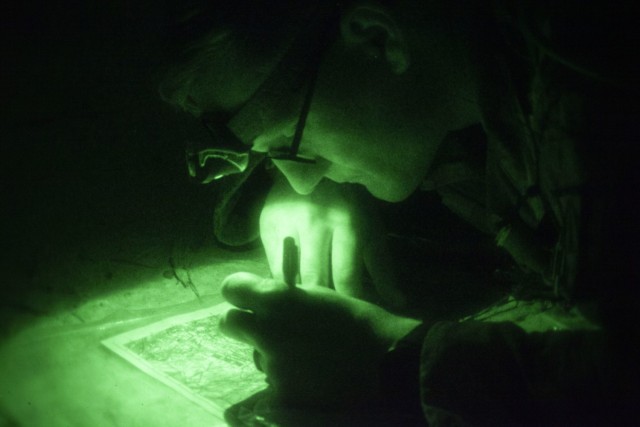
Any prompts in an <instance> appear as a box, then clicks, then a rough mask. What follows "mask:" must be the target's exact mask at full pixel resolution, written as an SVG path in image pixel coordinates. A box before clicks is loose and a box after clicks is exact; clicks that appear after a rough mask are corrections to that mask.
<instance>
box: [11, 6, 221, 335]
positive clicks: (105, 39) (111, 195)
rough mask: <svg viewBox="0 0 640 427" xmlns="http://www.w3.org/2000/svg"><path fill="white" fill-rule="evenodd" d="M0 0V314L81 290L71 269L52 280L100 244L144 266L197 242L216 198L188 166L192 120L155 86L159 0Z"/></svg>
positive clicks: (99, 250) (100, 250)
mask: <svg viewBox="0 0 640 427" xmlns="http://www.w3.org/2000/svg"><path fill="white" fill-rule="evenodd" d="M3 4H4V5H3V6H2V10H1V11H0V16H1V29H2V65H1V66H0V70H2V77H1V84H2V86H1V88H0V94H1V97H2V98H1V99H2V112H1V114H0V116H1V117H0V120H1V129H0V130H1V132H2V134H1V138H2V139H1V147H2V148H1V150H2V152H1V153H0V158H1V159H2V160H1V165H2V199H3V200H2V202H1V203H0V205H1V206H2V207H1V208H0V209H1V210H2V223H3V226H2V247H3V248H4V250H3V255H2V260H3V265H4V267H3V272H4V273H5V274H3V276H4V278H5V280H3V283H2V285H1V292H2V293H1V294H0V301H2V302H1V306H0V310H2V313H3V317H5V318H7V319H5V320H4V321H3V326H4V327H6V326H8V325H9V324H10V323H11V322H12V319H13V317H14V316H13V314H15V313H19V312H25V311H26V312H33V313H36V314H41V313H47V312H49V311H50V310H52V309H53V307H56V306H61V305H62V306H67V305H73V304H74V301H76V300H78V299H80V298H82V297H83V295H82V293H83V292H84V291H82V290H78V289H75V288H74V286H75V285H73V281H69V280H67V281H62V280H59V281H57V280H56V279H54V278H55V277H61V276H65V277H66V278H67V279H69V278H73V276H74V272H73V271H63V270H69V269H72V266H73V265H81V264H82V263H83V262H85V264H86V262H88V261H91V260H92V259H96V258H105V257H106V258H108V259H114V258H118V259H127V260H128V262H134V263H139V264H141V265H147V264H149V265H153V264H154V263H158V262H166V260H167V258H168V256H169V255H170V254H171V251H172V250H175V247H176V245H182V246H183V247H184V246H189V245H198V244H200V243H201V242H202V241H204V240H206V239H207V238H209V237H210V236H209V235H208V233H209V230H210V228H211V227H210V223H211V208H212V206H211V204H212V201H211V200H212V199H211V194H210V190H209V189H207V188H205V187H201V186H197V185H195V184H193V183H191V182H189V181H188V178H187V174H186V168H185V165H184V155H183V150H184V139H185V137H187V136H186V135H187V134H188V133H189V131H190V126H191V125H192V124H191V123H185V122H184V120H185V117H184V116H183V115H182V114H179V113H178V112H176V111H175V110H173V109H172V108H171V107H169V106H167V105H165V104H164V103H163V102H161V100H160V98H159V96H158V95H157V91H156V81H155V80H154V76H153V73H154V71H155V70H156V68H157V66H158V65H159V63H160V62H161V60H162V56H163V50H162V48H161V43H160V37H159V36H160V34H161V32H162V29H163V25H164V23H165V21H166V19H167V16H166V13H165V9H164V6H163V4H162V2H151V1H135V2H133V1H126V0H115V1H108V2H102V1H63V2H31V3H29V2H15V3H14V4H11V3H7V2H4V3H3ZM172 248H173V249H172ZM70 259H71V260H72V261H73V262H70ZM161 260H164V261H161ZM102 270H104V271H101V272H100V274H103V275H104V276H105V277H107V278H109V275H110V274H112V273H111V272H110V271H109V268H107V267H105V268H103V269H102ZM62 273H64V274H62ZM57 282H59V283H57ZM114 286H115V285H114ZM43 293H44V296H43ZM35 294H38V295H40V297H39V298H36V297H35V296H34V295H35Z"/></svg>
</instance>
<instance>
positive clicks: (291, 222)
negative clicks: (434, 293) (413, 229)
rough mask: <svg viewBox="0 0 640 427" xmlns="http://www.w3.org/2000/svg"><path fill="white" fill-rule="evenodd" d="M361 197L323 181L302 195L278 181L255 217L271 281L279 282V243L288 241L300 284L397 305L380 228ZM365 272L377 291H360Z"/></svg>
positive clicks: (399, 303)
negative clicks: (295, 250)
mask: <svg viewBox="0 0 640 427" xmlns="http://www.w3.org/2000/svg"><path fill="white" fill-rule="evenodd" d="M365 197H366V196H364V192H362V193H361V192H358V189H357V188H356V187H355V186H350V185H341V184H336V183H333V182H331V181H327V180H324V181H322V182H321V183H320V184H318V185H317V187H316V188H315V190H314V192H313V193H312V194H310V195H307V196H303V195H299V194H297V193H295V192H294V191H293V190H292V189H291V187H290V186H289V184H288V183H287V182H286V180H284V179H281V180H279V181H278V180H277V181H276V183H275V185H274V187H273V188H272V190H271V192H270V194H269V196H268V197H267V201H266V203H265V206H264V208H263V210H262V214H261V217H260V235H261V238H262V243H263V245H264V248H265V251H266V254H267V259H268V261H269V266H270V268H271V272H272V274H273V277H274V278H276V279H282V241H283V240H284V238H285V237H287V236H292V237H294V239H295V240H296V242H297V245H298V247H299V248H300V255H301V257H300V278H301V282H302V283H303V284H305V285H312V284H313V285H319V286H329V287H330V286H333V287H334V288H335V289H336V290H337V291H338V292H340V293H344V294H346V295H350V296H355V297H358V298H361V299H367V300H377V299H378V298H379V297H380V296H382V298H383V299H385V301H386V302H387V303H388V304H389V305H390V306H394V307H399V306H402V304H403V298H402V296H401V295H399V294H398V293H397V292H394V291H393V289H394V287H395V283H394V278H393V274H392V271H393V269H392V268H391V266H390V265H389V264H390V263H389V259H390V257H389V256H388V255H387V254H386V252H385V251H386V244H385V236H384V232H383V227H382V226H381V224H380V223H379V221H378V220H377V215H376V212H375V209H374V208H373V206H372V205H371V204H370V203H369V204H367V200H366V199H365ZM364 268H366V269H367V270H368V271H369V274H370V276H371V278H372V280H373V284H374V285H375V288H376V290H373V289H369V288H367V287H365V286H364V284H363V281H362V273H363V269H364ZM376 291H377V292H376Z"/></svg>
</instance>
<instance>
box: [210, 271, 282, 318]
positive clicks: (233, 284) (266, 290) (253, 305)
mask: <svg viewBox="0 0 640 427" xmlns="http://www.w3.org/2000/svg"><path fill="white" fill-rule="evenodd" d="M287 289H288V288H287V286H286V285H285V284H284V283H283V282H280V281H277V280H274V279H265V278H263V277H260V276H257V275H255V274H251V273H235V274H232V275H230V276H227V277H226V278H225V279H224V280H223V281H222V290H221V292H222V296H223V298H224V299H225V300H227V301H228V302H229V303H231V304H233V305H235V306H236V307H238V308H241V309H244V310H252V311H255V310H259V309H261V308H263V307H264V306H265V304H268V303H269V301H270V300H272V299H273V296H275V295H277V294H280V293H281V292H284V291H286V290H287Z"/></svg>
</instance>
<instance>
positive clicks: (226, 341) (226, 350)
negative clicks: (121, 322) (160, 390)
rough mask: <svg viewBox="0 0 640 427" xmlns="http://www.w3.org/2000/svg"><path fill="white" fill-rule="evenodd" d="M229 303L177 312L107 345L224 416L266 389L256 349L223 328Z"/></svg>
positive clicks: (134, 363) (203, 405)
mask: <svg viewBox="0 0 640 427" xmlns="http://www.w3.org/2000/svg"><path fill="white" fill-rule="evenodd" d="M230 307H231V306H230V305H229V304H227V303H223V304H219V305H216V306H213V307H209V308H205V309H202V310H197V311H194V312H191V313H187V314H182V315H178V316H173V317H170V318H168V319H165V320H162V321H160V322H156V323H153V324H151V325H148V326H145V327H142V328H138V329H134V330H132V331H129V332H125V333H123V334H120V335H117V336H115V337H112V338H108V339H106V340H104V341H103V342H102V343H103V344H104V345H105V346H106V347H107V348H109V349H111V350H112V351H114V352H115V353H117V354H118V355H120V356H122V357H123V358H125V359H126V360H127V361H129V362H130V363H132V364H133V365H135V366H137V367H138V368H140V369H141V370H142V371H144V372H146V373H147V374H149V375H151V376H153V377H154V378H157V379H158V380H160V381H161V382H163V383H165V384H167V385H168V386H170V387H172V388H173V389H175V390H176V391H178V392H179V393H181V394H182V395H184V396H185V397H187V398H188V399H191V400H192V401H194V402H195V403H197V404H199V405H200V406H202V407H203V408H205V409H207V410H208V411H210V412H211V413H213V414H215V415H216V416H218V417H220V418H221V419H222V414H223V412H224V410H225V409H226V408H228V407H229V406H231V405H233V404H234V403H237V402H239V401H241V400H243V399H246V398H247V397H249V396H251V395H252V394H254V393H256V392H258V391H260V390H262V389H264V388H265V387H266V383H265V378H264V374H263V373H261V372H259V371H258V370H257V369H256V367H255V365H254V363H253V358H252V348H251V347H250V346H248V345H246V344H243V343H240V342H238V341H234V340H231V339H230V338H227V337H226V336H224V335H222V334H221V333H220V331H219V329H218V323H219V320H220V317H221V316H222V315H223V314H224V313H225V312H226V311H227V309H228V308H230Z"/></svg>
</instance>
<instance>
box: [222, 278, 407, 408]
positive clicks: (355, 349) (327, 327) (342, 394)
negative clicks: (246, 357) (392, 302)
mask: <svg viewBox="0 0 640 427" xmlns="http://www.w3.org/2000/svg"><path fill="white" fill-rule="evenodd" d="M222 294H223V296H224V297H225V299H227V300H228V301H229V302H230V303H231V304H233V305H235V306H237V307H238V308H240V309H231V310H230V311H229V312H228V313H227V314H226V316H225V317H224V319H223V320H222V321H221V323H220V329H221V331H222V332H223V333H224V334H226V335H228V336H230V337H231V338H234V339H237V340H240V341H243V342H245V343H248V344H250V345H252V346H253V347H255V349H256V351H257V354H258V360H257V364H259V366H260V368H261V369H262V370H263V371H264V372H265V373H266V375H267V381H268V383H269V385H270V389H271V391H272V392H273V397H274V400H275V401H276V402H280V403H287V404H296V405H315V406H317V405H329V406H333V407H340V406H344V405H357V404H360V403H364V402H365V401H372V400H375V399H376V398H377V397H378V394H379V392H380V390H379V384H378V381H379V379H378V365H379V362H380V360H381V358H382V356H383V355H384V354H385V353H386V351H387V350H388V348H389V347H390V346H391V345H392V344H393V343H394V342H395V341H396V340H398V339H399V338H401V337H402V336H404V335H405V334H406V333H408V332H409V331H410V330H411V329H412V328H413V327H415V326H417V324H418V322H417V321H416V320H413V319H407V318H402V317H399V316H395V315H393V314H391V313H389V312H387V311H385V310H383V309H382V308H380V307H378V306H375V305H373V304H370V303H368V302H365V301H362V300H359V299H356V298H352V297H348V296H345V295H341V294H339V293H337V292H335V291H333V290H330V289H327V288H323V287H318V286H299V287H297V288H295V289H290V288H288V287H287V286H286V285H285V284H284V283H283V282H281V281H278V280H274V279H262V278H260V277H258V276H255V275H252V274H249V273H236V274H234V275H231V276H229V277H227V278H226V279H225V281H224V283H223V288H222Z"/></svg>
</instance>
